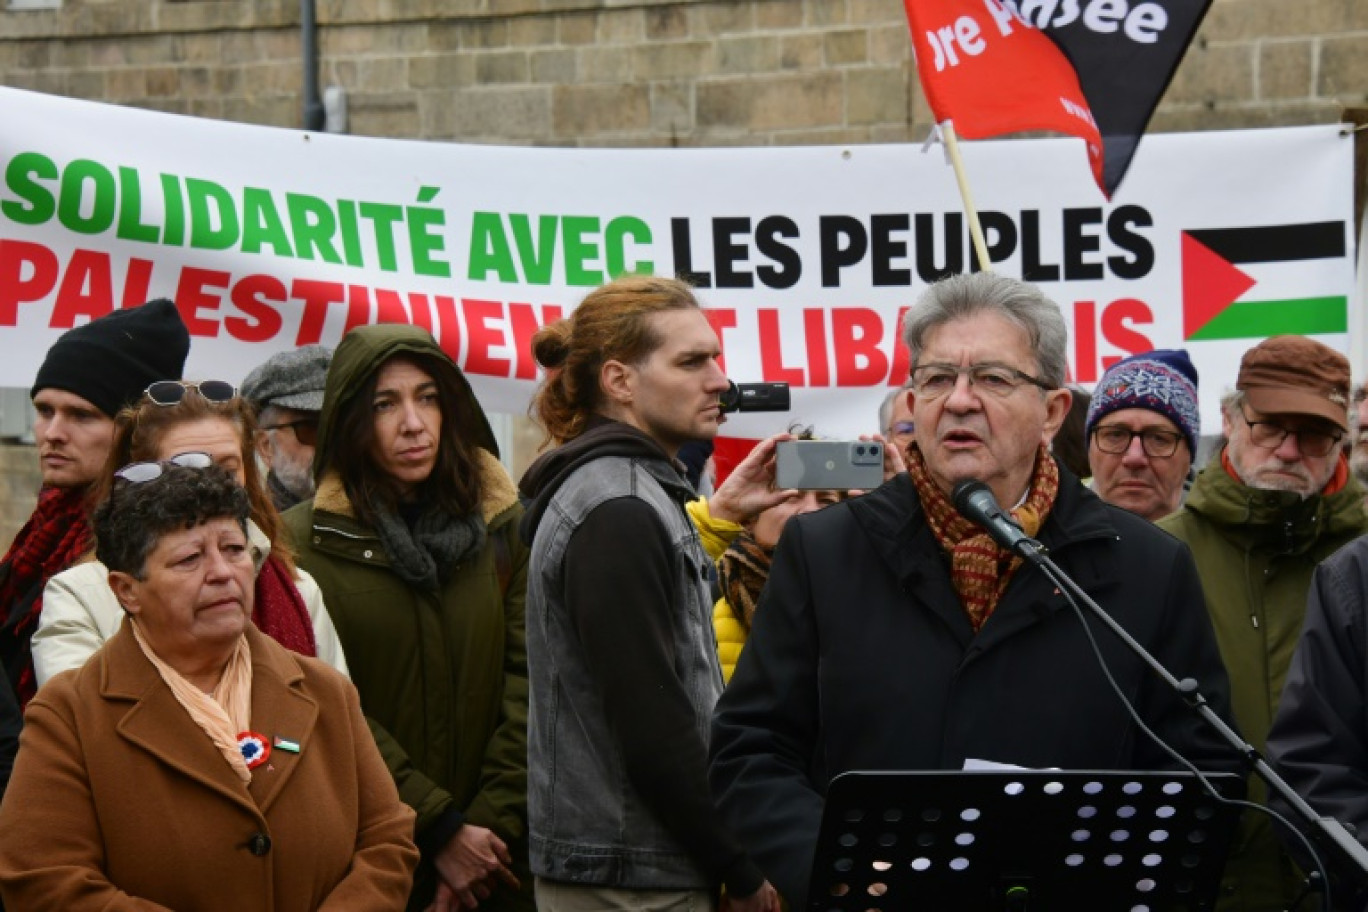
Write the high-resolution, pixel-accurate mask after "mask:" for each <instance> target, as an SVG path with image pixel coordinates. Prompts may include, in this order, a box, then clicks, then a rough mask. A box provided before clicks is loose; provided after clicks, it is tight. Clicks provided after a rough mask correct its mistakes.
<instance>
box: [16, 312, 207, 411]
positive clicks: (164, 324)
mask: <svg viewBox="0 0 1368 912" xmlns="http://www.w3.org/2000/svg"><path fill="white" fill-rule="evenodd" d="M189 353H190V333H189V332H188V331H187V330H186V328H185V323H184V322H183V321H182V320H181V316H180V311H178V310H176V305H175V304H172V303H171V302H170V301H168V300H167V299H166V298H158V299H157V300H155V301H148V302H147V303H146V304H143V305H141V306H139V307H130V308H128V309H127V310H116V311H114V312H113V313H110V314H106V315H105V316H103V317H100V318H99V319H98V320H92V321H90V322H89V323H87V324H86V325H84V326H77V327H76V328H75V329H69V330H67V331H66V332H64V333H62V335H61V336H60V337H59V338H58V339H57V341H56V342H54V343H53V345H52V348H49V349H48V353H47V357H46V358H44V359H43V366H42V367H40V368H38V376H37V378H36V379H35V380H34V381H33V389H32V390H30V391H29V396H30V397H33V396H36V395H38V391H39V390H44V389H59V390H65V391H66V392H68V393H75V394H76V395H77V396H80V397H81V398H82V399H85V400H86V401H88V402H89V403H90V404H91V405H93V406H95V407H96V408H97V409H99V410H100V411H102V412H104V413H105V414H106V415H108V416H109V417H111V418H113V417H114V416H115V415H117V414H118V412H119V409H121V408H123V407H124V406H125V405H132V404H133V403H135V402H137V401H138V397H139V396H141V395H142V393H143V390H145V389H147V387H148V386H149V385H150V384H152V383H155V382H156V381H158V380H179V379H181V372H182V371H184V370H185V356H186V355H188V354H189Z"/></svg>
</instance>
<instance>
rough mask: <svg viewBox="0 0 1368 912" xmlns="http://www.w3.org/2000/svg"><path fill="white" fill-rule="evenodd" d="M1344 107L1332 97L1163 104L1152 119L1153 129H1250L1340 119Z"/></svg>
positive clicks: (1151, 127) (1165, 131)
mask: <svg viewBox="0 0 1368 912" xmlns="http://www.w3.org/2000/svg"><path fill="white" fill-rule="evenodd" d="M1340 110H1341V107H1340V105H1339V103H1338V102H1335V101H1331V100H1307V101H1292V102H1283V103H1276V104H1270V103H1268V102H1264V103H1260V104H1254V103H1249V102H1244V103H1233V104H1218V103H1214V102H1213V103H1212V104H1210V105H1205V104H1188V105H1181V106H1173V107H1161V108H1160V109H1159V110H1158V111H1156V112H1155V115H1154V118H1153V120H1151V121H1150V126H1149V131H1148V132H1150V133H1172V132H1196V131H1200V130H1247V129H1254V128H1259V127H1285V126H1298V125H1303V124H1317V123H1337V122H1339V119H1340Z"/></svg>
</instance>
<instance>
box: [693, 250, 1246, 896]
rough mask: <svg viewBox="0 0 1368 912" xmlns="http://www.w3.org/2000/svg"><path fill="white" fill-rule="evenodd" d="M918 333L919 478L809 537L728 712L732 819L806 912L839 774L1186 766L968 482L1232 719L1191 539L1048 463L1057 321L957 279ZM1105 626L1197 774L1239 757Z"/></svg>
mask: <svg viewBox="0 0 1368 912" xmlns="http://www.w3.org/2000/svg"><path fill="white" fill-rule="evenodd" d="M903 341H904V342H906V344H907V346H908V349H909V351H910V353H911V361H912V390H911V399H912V413H913V420H914V422H915V424H916V441H915V443H914V444H913V445H912V446H911V447H909V451H910V452H909V457H910V458H909V463H908V471H907V473H906V474H901V475H898V476H896V477H894V478H893V479H892V480H891V481H888V482H887V483H885V484H884V485H883V486H882V487H880V488H879V489H877V490H876V491H874V492H872V493H870V494H867V495H865V496H863V497H857V498H853V499H851V500H849V501H846V502H845V503H842V504H837V505H835V506H832V507H828V508H827V509H825V510H822V511H820V512H817V513H811V514H808V515H805V516H800V517H796V518H794V519H793V520H792V521H791V522H790V523H789V525H788V527H787V528H786V529H785V531H784V536H783V538H782V539H781V541H780V543H779V548H778V551H777V553H776V554H775V557H774V562H773V565H772V568H771V572H770V578H769V584H768V586H767V588H766V590H765V593H764V595H763V596H762V599H761V604H760V606H759V610H757V611H756V624H755V627H754V629H753V630H752V632H751V639H750V641H749V642H748V644H747V646H746V651H745V652H744V653H742V656H741V661H740V664H739V665H738V666H737V669H736V675H735V677H733V678H732V681H731V685H730V687H729V689H728V690H727V691H726V692H725V693H724V694H723V696H722V699H721V702H720V703H719V704H718V707H717V712H716V715H715V716H714V719H713V734H712V745H711V750H712V761H711V770H710V775H711V780H712V785H713V791H714V794H715V795H716V796H717V799H718V802H719V805H720V807H721V808H722V811H723V816H724V819H725V820H726V822H727V823H728V824H729V825H730V826H731V827H732V828H733V829H734V831H735V832H736V833H737V834H738V835H739V836H740V837H741V840H742V844H743V845H744V846H745V848H746V849H747V850H748V851H749V852H750V854H751V856H752V857H753V858H755V859H756V861H757V862H758V863H759V864H760V867H761V869H762V870H764V872H765V873H766V875H767V876H768V877H769V878H770V880H771V881H772V882H773V883H774V885H775V886H776V887H778V888H779V891H780V892H781V893H782V894H783V895H784V896H785V897H786V898H787V900H788V901H789V904H790V907H791V908H794V909H799V908H803V907H804V906H805V905H806V902H805V901H806V899H807V892H808V873H809V867H810V865H811V863H812V858H813V850H814V846H815V843H816V839H817V832H818V828H819V825H820V821H821V814H822V804H823V796H824V794H825V790H826V785H827V783H828V782H829V781H830V779H831V778H832V777H833V776H836V775H837V774H839V773H842V772H845V771H848V770H918V769H920V770H954V769H960V768H962V767H963V766H964V764H965V761H966V760H969V759H978V760H989V761H997V762H1002V763H1009V764H1016V765H1019V766H1025V767H1037V768H1039V767H1059V768H1063V769H1140V770H1143V769H1168V768H1172V767H1173V765H1174V764H1173V761H1172V760H1171V759H1170V758H1169V757H1168V755H1166V754H1164V753H1163V752H1162V751H1161V749H1160V748H1159V747H1158V746H1156V745H1155V744H1154V742H1153V741H1151V740H1150V739H1149V738H1148V737H1146V736H1145V735H1143V734H1142V733H1141V732H1140V731H1139V730H1138V727H1137V726H1136V725H1135V723H1134V722H1133V721H1132V720H1131V718H1130V717H1129V716H1128V715H1127V714H1126V712H1125V710H1124V708H1123V707H1122V706H1121V705H1120V703H1119V701H1118V700H1117V698H1116V696H1115V694H1114V693H1113V691H1112V689H1111V688H1110V687H1109V686H1108V684H1107V682H1106V680H1105V678H1104V675H1103V671H1102V669H1101V668H1100V667H1099V665H1098V663H1097V661H1096V660H1095V658H1094V657H1093V654H1092V650H1091V649H1090V648H1089V646H1088V643H1087V635H1086V632H1085V630H1084V628H1083V624H1082V622H1080V620H1079V618H1078V617H1077V616H1076V615H1075V614H1074V612H1073V611H1071V610H1069V608H1068V606H1067V603H1066V602H1065V600H1064V598H1063V596H1062V595H1060V593H1059V591H1058V590H1057V589H1056V588H1055V587H1054V585H1053V584H1051V583H1050V582H1049V581H1048V580H1047V579H1046V578H1045V577H1044V576H1043V575H1041V574H1040V573H1038V572H1036V571H1035V570H1034V569H1033V568H1031V567H1027V566H1022V561H1021V560H1020V559H1019V558H1017V557H1015V556H1013V555H1012V554H1010V553H1008V552H1006V551H1003V550H1002V549H1001V548H999V547H998V546H997V545H996V544H994V542H993V541H992V539H991V538H990V537H989V536H988V535H987V533H985V532H983V531H982V530H981V529H980V528H979V527H977V526H976V525H974V524H973V523H971V522H970V521H969V520H968V519H966V518H965V517H964V516H961V515H960V514H959V513H958V512H957V511H956V509H955V507H954V505H953V504H952V502H951V492H952V490H953V489H954V487H955V485H956V484H958V483H959V482H961V481H964V480H967V479H978V480H980V481H983V482H985V483H986V484H987V485H988V486H989V487H990V488H991V489H992V491H993V494H994V496H995V497H996V498H997V500H998V502H999V503H1000V504H1002V505H1003V506H1004V507H1006V508H1009V509H1011V510H1012V513H1013V515H1014V517H1015V518H1016V520H1017V521H1018V523H1020V524H1021V525H1022V526H1023V527H1024V528H1025V530H1026V532H1027V533H1028V534H1030V535H1032V536H1034V537H1036V538H1038V539H1039V540H1040V541H1041V542H1043V543H1044V544H1045V545H1046V546H1047V547H1048V548H1049V549H1050V552H1051V555H1052V556H1053V558H1054V560H1055V562H1056V563H1057V564H1058V565H1059V566H1060V567H1061V568H1062V569H1063V570H1064V571H1065V572H1066V573H1068V574H1069V575H1070V576H1072V577H1073V578H1074V579H1075V580H1076V581H1077V582H1078V583H1079V584H1080V585H1081V586H1082V587H1083V588H1084V590H1085V591H1087V592H1088V594H1089V595H1091V596H1092V597H1093V598H1094V599H1095V600H1096V601H1098V602H1099V603H1100V604H1101V605H1103V606H1104V607H1105V608H1106V609H1108V610H1109V611H1110V612H1111V614H1112V616H1113V617H1114V618H1115V619H1116V620H1117V621H1118V622H1119V623H1120V624H1121V625H1122V626H1123V627H1125V628H1126V630H1127V631H1128V632H1129V633H1130V634H1131V636H1133V637H1134V638H1136V639H1137V640H1138V641H1139V642H1140V643H1141V644H1143V645H1144V646H1145V647H1146V648H1147V649H1149V651H1150V652H1152V653H1153V654H1154V655H1155V656H1156V657H1157V658H1158V659H1159V660H1160V661H1161V662H1163V663H1164V664H1165V665H1166V666H1167V667H1168V669H1169V670H1170V671H1171V672H1173V673H1174V674H1175V675H1177V676H1179V677H1192V678H1195V679H1196V680H1197V681H1198V683H1199V685H1200V686H1201V688H1202V690H1203V692H1204V693H1205V694H1206V695H1207V697H1208V698H1209V699H1210V701H1211V703H1212V705H1213V707H1214V708H1215V709H1216V711H1217V712H1218V713H1220V714H1221V715H1222V716H1224V717H1226V718H1228V717H1229V694H1228V690H1229V686H1228V684H1227V681H1226V676H1225V671H1224V669H1223V667H1222V665H1221V659H1220V655H1219V654H1218V652H1217V648H1216V642H1215V638H1214V636H1213V634H1212V631H1211V624H1210V622H1209V621H1208V620H1207V617H1206V614H1205V611H1204V608H1203V602H1202V588H1201V584H1200V582H1199V581H1198V579H1197V573H1196V570H1195V568H1194V566H1193V562H1192V557H1191V556H1190V555H1189V553H1188V551H1187V549H1186V548H1185V547H1183V546H1182V545H1181V544H1180V543H1178V542H1177V541H1175V540H1174V539H1173V538H1171V537H1169V536H1167V535H1165V534H1164V533H1162V532H1160V531H1158V530H1157V529H1155V528H1154V527H1153V526H1152V525H1150V524H1149V523H1148V522H1146V521H1144V520H1143V519H1141V518H1140V517H1138V516H1135V515H1134V514H1132V513H1129V512H1127V511H1125V510H1122V509H1120V508H1117V507H1112V506H1110V505H1108V504H1105V503H1103V502H1102V501H1101V500H1099V499H1098V498H1097V497H1096V496H1095V495H1093V494H1092V492H1090V491H1088V490H1086V489H1085V488H1084V487H1083V486H1082V484H1080V483H1079V481H1078V479H1076V478H1074V477H1073V476H1072V475H1070V474H1069V473H1068V470H1067V469H1061V468H1059V467H1058V466H1057V465H1056V464H1055V461H1054V459H1053V457H1051V456H1050V453H1049V449H1048V444H1049V442H1050V440H1051V438H1052V436H1053V435H1054V433H1055V431H1056V430H1057V429H1058V428H1059V425H1060V422H1061V421H1062V420H1063V419H1064V415H1065V413H1066V412H1067V411H1068V409H1069V401H1070V395H1069V392H1068V391H1067V390H1065V389H1063V384H1064V374H1065V345H1066V333H1065V328H1064V321H1063V318H1062V317H1061V315H1060V312H1059V308H1058V307H1057V306H1056V305H1055V304H1053V303H1052V302H1050V301H1049V300H1048V299H1046V298H1045V297H1044V296H1043V295H1042V294H1041V293H1040V292H1039V291H1037V290H1036V289H1035V288H1033V287H1032V286H1029V285H1026V284H1023V283H1021V282H1019V281H1016V280H1013V279H1008V278H1004V277H1001V276H995V275H990V274H975V275H965V276H958V277H953V278H950V279H947V280H945V281H943V282H940V283H938V284H936V285H933V286H932V287H931V288H930V289H929V290H928V291H927V292H926V294H925V295H924V296H923V297H922V299H921V301H919V302H918V304H917V306H916V307H914V308H912V310H911V311H909V313H908V315H907V319H906V322H905V324H904V327H903ZM1087 624H1088V626H1089V627H1091V628H1094V630H1095V635H1096V637H1097V640H1098V643H1099V645H1100V647H1101V650H1102V653H1103V654H1104V656H1105V658H1106V662H1107V665H1108V667H1109V668H1110V670H1111V673H1112V674H1113V675H1114V676H1115V678H1116V680H1117V682H1118V683H1119V685H1120V687H1121V688H1122V689H1123V691H1124V692H1125V693H1126V695H1127V697H1128V698H1129V700H1130V701H1131V702H1132V703H1133V704H1134V705H1135V707H1136V709H1137V710H1138V712H1139V714H1140V717H1141V719H1143V720H1144V722H1145V723H1146V724H1147V725H1148V726H1149V727H1150V728H1151V729H1153V730H1154V731H1155V732H1157V733H1158V734H1159V735H1160V736H1161V737H1163V738H1164V739H1165V740H1166V741H1167V742H1168V743H1169V744H1170V745H1172V746H1173V747H1174V748H1175V749H1176V750H1178V751H1179V752H1181V753H1182V754H1183V755H1184V756H1186V757H1187V758H1188V759H1189V760H1191V761H1193V762H1194V763H1196V764H1197V765H1198V766H1199V767H1203V768H1216V769H1222V770H1233V769H1235V768H1237V767H1238V759H1237V758H1235V757H1234V756H1233V755H1232V756H1227V754H1228V753H1230V754H1233V752H1229V751H1228V750H1227V749H1224V748H1223V747H1222V746H1221V745H1220V743H1219V742H1218V741H1217V739H1216V737H1215V736H1214V735H1211V734H1209V733H1208V732H1207V731H1206V730H1205V728H1204V725H1203V723H1202V722H1201V720H1200V719H1198V718H1197V716H1196V715H1195V714H1193V713H1191V711H1190V710H1188V709H1187V707H1185V706H1184V705H1183V703H1182V702H1181V700H1180V699H1179V698H1178V697H1177V696H1176V695H1174V694H1173V693H1172V692H1171V691H1168V690H1167V689H1166V685H1164V684H1163V683H1162V682H1161V681H1159V680H1158V679H1157V678H1156V677H1155V676H1154V675H1153V674H1152V672H1151V671H1150V670H1149V669H1148V668H1146V667H1145V666H1143V665H1142V663H1141V662H1140V661H1139V660H1138V659H1137V658H1136V657H1135V656H1134V655H1133V654H1132V653H1130V652H1129V651H1127V649H1126V648H1125V647H1124V646H1122V644H1121V643H1120V642H1119V641H1118V640H1117V638H1116V637H1115V636H1113V635H1112V634H1111V633H1110V632H1108V631H1105V630H1102V629H1099V628H1100V623H1098V622H1097V621H1095V620H1094V619H1093V618H1091V617H1090V618H1088V620H1087Z"/></svg>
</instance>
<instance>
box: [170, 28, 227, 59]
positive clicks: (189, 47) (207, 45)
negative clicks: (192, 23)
mask: <svg viewBox="0 0 1368 912" xmlns="http://www.w3.org/2000/svg"><path fill="white" fill-rule="evenodd" d="M171 48H172V54H173V55H174V56H173V59H174V60H177V61H180V62H182V63H202V64H205V65H206V66H214V65H217V64H220V63H222V62H223V59H224V58H223V36H221V35H219V34H218V33H209V34H201V35H177V36H176V37H175V40H174V41H173V43H172V45H171Z"/></svg>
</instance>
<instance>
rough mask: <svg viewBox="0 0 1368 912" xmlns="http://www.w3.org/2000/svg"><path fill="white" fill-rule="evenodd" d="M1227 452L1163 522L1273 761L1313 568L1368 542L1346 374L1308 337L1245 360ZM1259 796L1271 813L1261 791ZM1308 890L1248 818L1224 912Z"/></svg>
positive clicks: (1251, 727)
mask: <svg viewBox="0 0 1368 912" xmlns="http://www.w3.org/2000/svg"><path fill="white" fill-rule="evenodd" d="M1221 426H1222V430H1223V432H1224V434H1225V437H1226V440H1227V443H1226V445H1225V448H1224V449H1223V450H1222V451H1221V453H1220V455H1219V457H1218V458H1216V459H1213V460H1212V462H1211V463H1210V464H1209V465H1207V466H1206V468H1204V469H1203V470H1202V472H1201V474H1200V475H1198V476H1197V480H1196V482H1194V483H1193V486H1192V491H1191V492H1190V493H1189V494H1188V497H1187V501H1186V503H1185V505H1184V506H1183V508H1182V509H1181V510H1179V511H1178V512H1177V513H1175V514H1173V515H1172V516H1169V517H1166V518H1164V519H1162V520H1160V521H1159V526H1160V528H1163V529H1166V530H1167V531H1169V532H1171V533H1173V534H1174V535H1176V536H1177V537H1178V538H1180V539H1182V540H1183V541H1184V542H1186V543H1187V544H1188V546H1189V547H1190V548H1191V549H1192V554H1193V557H1195V558H1196V560H1197V569H1198V572H1199V573H1200V575H1201V578H1202V587H1203V589H1204V590H1205V592H1206V605H1207V610H1208V611H1209V612H1210V614H1211V620H1212V624H1213V626H1214V627H1215V628H1216V639H1217V642H1218V643H1219V644H1220V647H1221V656H1222V658H1223V659H1224V660H1225V665H1226V668H1227V669H1228V670H1229V673H1230V685H1231V699H1232V703H1233V705H1234V709H1235V719H1236V721H1237V722H1238V723H1239V728H1240V732H1241V733H1242V734H1243V735H1244V737H1245V738H1246V739H1247V740H1248V741H1249V742H1250V743H1251V744H1253V745H1254V747H1256V748H1258V749H1259V750H1261V751H1262V750H1263V748H1264V742H1265V739H1266V738H1267V736H1268V730H1269V726H1270V725H1271V724H1272V721H1273V714H1274V712H1275V711H1276V710H1277V708H1278V700H1279V697H1280V695H1281V694H1282V690H1283V684H1284V682H1285V681H1286V680H1287V671H1288V666H1289V664H1290V663H1291V661H1292V654H1293V651H1294V650H1295V649H1296V645H1297V638H1298V636H1299V634H1300V633H1301V629H1302V621H1303V619H1304V618H1305V615H1306V598H1307V593H1308V591H1309V590H1310V588H1311V578H1312V574H1313V573H1314V571H1315V569H1316V566H1317V565H1318V564H1319V563H1320V562H1321V561H1323V560H1324V559H1325V558H1327V557H1329V556H1330V555H1331V554H1333V553H1334V552H1335V551H1337V550H1339V548H1340V547H1341V546H1343V545H1345V544H1347V543H1348V542H1350V541H1351V540H1353V539H1354V538H1357V537H1358V536H1359V535H1362V534H1363V533H1364V532H1368V516H1365V514H1364V509H1363V496H1364V490H1363V487H1362V486H1361V485H1360V484H1359V482H1358V481H1356V480H1355V479H1354V478H1353V477H1352V475H1351V473H1350V471H1349V461H1348V459H1347V457H1346V456H1345V453H1344V448H1343V447H1342V446H1341V442H1342V441H1343V439H1344V437H1345V434H1346V433H1347V432H1348V429H1349V361H1348V359H1346V358H1345V357H1344V355H1342V354H1340V353H1339V352H1337V351H1335V350H1333V349H1331V348H1329V347H1328V346H1325V345H1322V344H1321V343H1319V342H1316V341H1315V340H1313V339H1308V338H1305V337H1303V336H1273V337H1272V338H1269V339H1265V340H1264V341H1263V342H1260V343H1259V344H1258V345H1256V346H1254V347H1253V348H1251V349H1250V350H1249V351H1247V352H1245V355H1244V358H1243V359H1242V360H1241V362H1240V372H1239V376H1238V378H1237V380H1236V382H1235V392H1233V393H1231V394H1230V395H1228V396H1226V397H1225V398H1224V399H1223V400H1222V402H1221ZM1250 797H1251V799H1252V800H1255V801H1263V800H1264V797H1265V795H1264V788H1263V783H1262V782H1260V781H1252V782H1251V784H1250ZM1301 881H1302V878H1301V876H1300V874H1298V872H1297V871H1296V869H1295V868H1294V867H1293V865H1292V863H1291V860H1290V859H1289V858H1288V857H1287V856H1286V855H1285V854H1284V853H1283V852H1282V850H1281V849H1280V848H1279V846H1278V842H1277V839H1276V837H1275V835H1274V832H1273V827H1272V825H1271V824H1270V823H1269V821H1268V818H1267V817H1266V816H1265V815H1263V814H1256V813H1247V814H1245V815H1244V819H1243V822H1242V823H1241V825H1240V830H1239V833H1238V834H1237V835H1236V839H1235V845H1234V848H1233V850H1232V852H1231V856H1230V860H1229V861H1228V862H1227V864H1226V874H1225V879H1224V881H1223V882H1222V885H1221V901H1220V903H1219V904H1218V909H1220V910H1223V912H1227V910H1265V909H1266V910H1270V912H1271V910H1275V909H1284V908H1287V907H1289V906H1290V905H1291V903H1292V902H1293V901H1294V900H1295V898H1296V896H1297V894H1298V893H1299V892H1300V891H1301Z"/></svg>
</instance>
